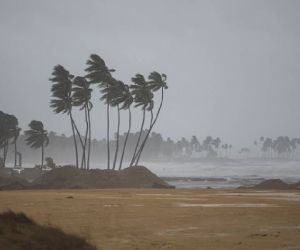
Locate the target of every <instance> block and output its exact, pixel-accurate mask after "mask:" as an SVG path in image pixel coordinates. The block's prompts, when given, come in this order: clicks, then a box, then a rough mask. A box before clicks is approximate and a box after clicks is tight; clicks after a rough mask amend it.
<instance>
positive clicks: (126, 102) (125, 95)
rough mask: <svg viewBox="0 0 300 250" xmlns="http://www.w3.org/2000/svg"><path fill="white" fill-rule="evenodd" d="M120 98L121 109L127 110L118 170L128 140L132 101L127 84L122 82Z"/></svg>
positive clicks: (120, 166) (120, 167)
mask: <svg viewBox="0 0 300 250" xmlns="http://www.w3.org/2000/svg"><path fill="white" fill-rule="evenodd" d="M119 98H120V103H122V106H121V109H123V110H128V131H127V133H126V137H125V141H124V144H123V149H122V154H121V159H120V164H119V170H121V169H122V163H123V158H124V153H125V149H126V145H127V141H128V136H129V133H130V130H131V110H130V106H131V104H132V102H133V97H132V95H131V93H130V90H129V86H128V85H126V84H124V86H123V89H122V95H121V96H120V97H119Z"/></svg>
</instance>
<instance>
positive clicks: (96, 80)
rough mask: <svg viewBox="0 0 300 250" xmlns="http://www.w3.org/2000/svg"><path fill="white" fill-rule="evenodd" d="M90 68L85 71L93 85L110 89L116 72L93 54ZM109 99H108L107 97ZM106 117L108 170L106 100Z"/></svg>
mask: <svg viewBox="0 0 300 250" xmlns="http://www.w3.org/2000/svg"><path fill="white" fill-rule="evenodd" d="M87 65H88V67H87V68H86V69H85V71H86V72H87V73H88V74H87V75H86V78H87V79H88V80H89V83H91V84H99V87H100V88H101V89H105V88H108V87H109V83H108V82H109V79H110V78H111V72H114V71H115V70H114V69H109V68H108V67H107V66H106V64H105V62H104V60H103V59H102V58H101V57H100V56H98V55H96V54H92V55H91V56H90V59H89V60H88V61H87ZM107 98H108V97H107ZM106 116H107V135H106V143H107V169H110V147H109V99H107V100H106Z"/></svg>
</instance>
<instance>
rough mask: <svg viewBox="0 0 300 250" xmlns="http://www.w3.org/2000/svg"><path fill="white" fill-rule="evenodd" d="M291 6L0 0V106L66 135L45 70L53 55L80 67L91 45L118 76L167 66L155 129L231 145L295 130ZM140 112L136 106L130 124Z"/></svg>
mask: <svg viewBox="0 0 300 250" xmlns="http://www.w3.org/2000/svg"><path fill="white" fill-rule="evenodd" d="M299 13H300V1H297V0H294V1H291V0H281V1H277V0H269V1H264V0H256V1H255V0H248V1H245V0H226V1H223V0H219V1H216V0H207V1H200V0H199V1H196V0H181V1H179V0H177V1H176V0H169V1H167V0H164V1H162V0H156V1H154V0H151V1H150V0H149V1H141V0H126V1H124V0H119V1H113V0H107V1H104V0H93V1H92V0H82V1H79V0H77V1H72V0H69V1H67V0H56V1H50V0H49V1H41V0H35V1H32V0H31V1H30V0H26V1H23V0H19V1H16V0H0V32H1V33H0V34H1V36H0V74H1V81H0V110H2V111H4V112H7V113H11V114H14V115H16V116H17V118H18V119H19V122H20V124H21V127H23V128H26V127H27V125H28V123H29V122H30V121H31V120H32V119H37V120H42V121H43V122H44V123H45V127H46V128H47V129H48V130H54V131H56V132H58V133H65V134H67V135H70V132H71V129H70V124H69V120H68V118H67V117H66V116H63V115H55V114H54V113H53V112H52V110H51V109H50V108H49V101H50V87H51V83H50V82H49V81H48V79H49V77H50V75H51V72H52V69H53V66H55V65H57V64H62V65H63V66H65V67H66V68H67V69H68V70H69V71H70V72H71V73H73V74H74V75H81V74H83V73H84V71H83V70H84V68H85V67H86V65H85V62H86V60H87V59H88V57H89V55H90V54H91V53H97V54H99V55H100V56H101V57H102V58H103V59H104V60H105V61H106V63H107V64H108V66H109V67H111V68H114V69H116V70H117V71H116V73H115V75H114V76H115V77H116V78H118V79H121V80H123V81H124V82H125V83H130V78H131V77H132V76H133V75H134V74H136V73H142V74H145V75H147V74H148V73H149V72H151V71H153V70H156V71H159V72H163V73H166V74H167V75H168V85H169V89H168V91H167V92H166V98H165V105H164V107H163V110H162V113H161V116H160V117H159V121H158V122H157V125H156V127H155V129H154V130H155V131H157V132H161V133H162V134H163V135H164V137H168V136H170V137H172V138H174V139H179V138H180V137H182V136H185V137H188V138H189V137H191V136H192V135H197V136H198V137H199V138H200V139H201V140H202V139H203V137H204V136H206V135H212V136H220V137H221V138H224V140H225V141H226V142H229V143H233V144H237V145H239V146H247V145H250V144H252V142H253V140H254V139H255V138H257V137H259V136H260V135H265V136H278V135H289V136H298V137H300V109H299V108H300V98H299V96H300V26H299V24H300V15H299ZM94 96H95V98H94V106H95V108H94V110H93V112H92V118H93V135H94V137H97V138H103V137H104V136H105V132H106V126H105V107H104V105H103V104H102V103H100V101H98V99H99V92H98V89H95V91H94ZM112 115H113V116H116V113H113V114H112ZM82 118H83V117H82V116H80V115H78V116H77V120H78V121H80V120H82ZM125 118H126V116H125V114H124V119H123V127H122V129H123V130H125V129H126V125H127V123H126V120H125ZM141 118H142V117H141V112H140V111H135V113H134V119H135V122H134V130H137V129H138V126H139V124H140V120H141Z"/></svg>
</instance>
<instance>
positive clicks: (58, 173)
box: [32, 166, 174, 188]
mask: <svg viewBox="0 0 300 250" xmlns="http://www.w3.org/2000/svg"><path fill="white" fill-rule="evenodd" d="M32 187H33V188H174V187H173V186H170V185H168V184H167V183H166V182H164V181H163V180H162V179H160V178H159V177H158V176H156V175H155V174H153V173H152V172H151V171H149V170H148V169H147V168H145V167H143V166H134V167H129V168H126V169H124V170H121V171H114V170H100V169H93V170H89V171H87V170H81V169H76V168H74V167H71V166H65V167H62V168H58V169H54V170H51V171H49V172H48V173H46V174H44V175H42V176H40V177H39V178H38V179H36V180H35V181H34V182H33V184H32Z"/></svg>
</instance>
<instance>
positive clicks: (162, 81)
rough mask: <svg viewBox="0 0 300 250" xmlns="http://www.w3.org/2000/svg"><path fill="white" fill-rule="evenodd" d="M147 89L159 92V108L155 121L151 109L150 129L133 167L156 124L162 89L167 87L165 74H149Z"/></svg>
mask: <svg viewBox="0 0 300 250" xmlns="http://www.w3.org/2000/svg"><path fill="white" fill-rule="evenodd" d="M148 78H149V80H150V81H149V88H150V89H151V91H152V92H156V91H158V90H161V100H160V105H159V108H158V110H157V113H156V116H155V119H154V120H153V113H152V109H151V122H150V128H149V130H148V132H147V134H146V137H145V139H144V141H143V143H142V145H141V147H140V149H139V151H138V156H137V159H136V164H135V165H138V163H139V160H140V157H141V154H142V152H143V150H144V147H145V144H146V142H147V139H148V138H149V135H150V133H151V130H152V128H153V126H154V124H155V123H156V121H157V118H158V116H159V113H160V111H161V107H162V104H163V101H164V89H167V88H168V86H167V82H166V81H167V76H166V75H165V74H159V73H158V72H156V71H154V72H152V73H150V75H149V77H148Z"/></svg>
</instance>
